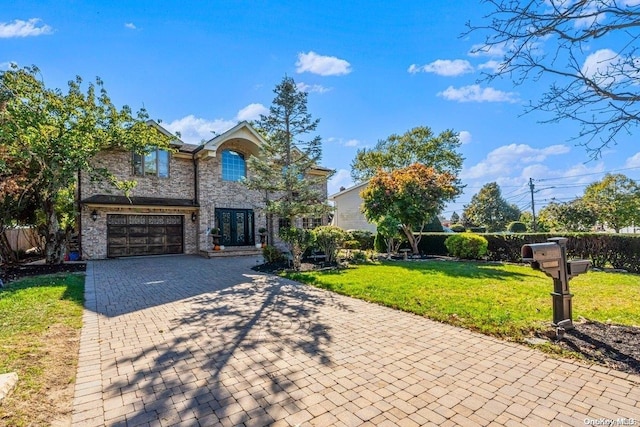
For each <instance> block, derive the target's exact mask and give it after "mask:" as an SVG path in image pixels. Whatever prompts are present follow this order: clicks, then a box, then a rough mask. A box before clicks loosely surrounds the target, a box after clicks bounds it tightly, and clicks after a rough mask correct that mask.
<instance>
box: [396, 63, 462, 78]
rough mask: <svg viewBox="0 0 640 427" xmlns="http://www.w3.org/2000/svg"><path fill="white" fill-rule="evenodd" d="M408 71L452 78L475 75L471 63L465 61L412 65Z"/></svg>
mask: <svg viewBox="0 0 640 427" xmlns="http://www.w3.org/2000/svg"><path fill="white" fill-rule="evenodd" d="M407 71H408V72H409V73H411V74H415V73H420V72H422V73H434V74H437V75H439V76H447V77H452V76H459V75H462V74H467V73H473V66H472V65H471V63H469V61H467V60H464V59H454V60H450V59H437V60H435V61H433V62H431V63H429V64H425V65H416V64H412V65H411V66H410V67H409V69H408V70H407Z"/></svg>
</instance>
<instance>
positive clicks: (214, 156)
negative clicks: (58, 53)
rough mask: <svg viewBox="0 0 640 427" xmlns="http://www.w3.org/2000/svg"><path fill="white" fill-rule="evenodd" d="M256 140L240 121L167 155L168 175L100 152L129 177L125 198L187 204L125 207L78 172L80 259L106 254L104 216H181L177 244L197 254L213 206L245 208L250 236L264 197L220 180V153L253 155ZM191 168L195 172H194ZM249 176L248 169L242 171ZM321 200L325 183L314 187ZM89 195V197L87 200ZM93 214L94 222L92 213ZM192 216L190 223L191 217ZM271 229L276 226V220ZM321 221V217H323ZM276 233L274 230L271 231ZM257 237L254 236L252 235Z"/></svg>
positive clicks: (104, 163)
mask: <svg viewBox="0 0 640 427" xmlns="http://www.w3.org/2000/svg"><path fill="white" fill-rule="evenodd" d="M261 142H262V140H261V138H260V137H259V136H258V135H257V133H255V131H253V129H251V128H250V127H249V125H248V124H246V123H241V124H239V125H238V126H236V127H235V128H233V129H232V130H230V131H228V132H227V133H225V134H223V135H219V136H217V137H216V138H214V139H212V140H211V141H209V142H208V143H206V144H205V145H204V146H202V147H199V148H197V149H194V150H193V151H192V152H185V151H180V152H177V153H172V154H171V158H170V165H169V177H168V178H160V177H157V176H136V175H134V173H133V156H132V153H130V152H125V151H111V152H105V153H102V154H100V155H99V156H97V157H96V159H95V162H96V165H97V166H99V167H104V168H106V169H108V170H109V171H110V172H111V173H112V174H114V176H116V177H117V178H118V179H119V180H135V181H136V182H137V185H136V186H135V187H134V188H133V190H132V191H131V192H130V194H129V197H130V198H131V199H135V198H153V199H154V200H155V201H156V202H157V200H161V199H167V200H168V199H175V200H178V199H179V200H180V201H182V202H184V203H186V204H189V206H172V205H166V206H164V205H162V206H161V205H154V206H149V205H145V204H140V205H139V206H136V205H135V204H134V205H128V204H127V203H126V200H127V199H124V198H123V197H122V196H124V194H123V192H122V191H121V190H118V189H117V188H116V187H115V186H113V185H111V184H109V183H107V182H104V181H96V182H91V181H90V180H89V178H88V177H87V176H86V174H82V175H81V182H80V192H79V196H80V200H81V201H82V200H85V203H83V206H82V210H81V231H80V233H81V236H80V238H81V245H82V254H81V255H82V257H83V258H84V259H101V258H106V257H107V215H109V214H136V215H145V214H153V215H183V216H184V218H183V224H184V236H183V247H184V252H185V253H187V254H197V253H202V252H206V251H209V250H211V247H212V240H211V237H210V236H209V234H208V233H209V230H211V228H213V227H216V226H219V225H218V224H216V221H215V210H216V209H219V208H228V209H250V210H253V212H254V230H253V233H254V236H257V230H258V229H259V228H261V227H267V219H266V215H265V213H264V196H263V195H262V194H260V192H258V191H252V190H248V189H247V188H246V187H245V186H244V185H243V184H242V183H240V182H231V181H224V180H223V179H222V168H221V160H222V152H223V151H224V150H227V149H231V150H234V151H237V152H239V153H242V154H243V155H244V156H245V159H248V158H249V157H250V156H252V155H258V154H259V147H260V144H261ZM196 171H197V176H196ZM247 173H248V174H249V175H250V174H251V171H247ZM320 190H321V192H322V194H323V196H324V197H325V198H326V195H327V187H326V182H325V184H324V185H323V186H320ZM96 195H112V196H121V197H120V199H119V200H122V199H123V200H125V202H123V203H117V204H116V203H112V204H105V203H98V202H95V200H94V201H91V200H92V199H90V198H91V197H92V196H96ZM87 199H89V201H87ZM94 211H95V212H96V213H97V214H98V215H97V218H96V220H95V221H94V220H93V218H92V217H91V214H92V212H94ZM192 214H195V217H194V219H195V221H192ZM275 222H276V227H277V220H276V221H275ZM323 223H326V221H323ZM275 231H276V232H277V230H275ZM256 239H257V237H256Z"/></svg>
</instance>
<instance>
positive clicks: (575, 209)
mask: <svg viewBox="0 0 640 427" xmlns="http://www.w3.org/2000/svg"><path fill="white" fill-rule="evenodd" d="M597 220H598V217H597V215H596V212H595V211H594V210H593V208H592V206H590V205H589V204H587V203H585V202H584V200H582V199H576V200H573V201H571V202H567V203H549V204H548V205H547V206H545V207H544V208H542V209H541V210H540V213H539V215H538V224H539V225H540V224H541V225H543V228H544V229H546V230H548V231H590V230H591V229H592V228H593V226H594V225H595V224H596V222H597Z"/></svg>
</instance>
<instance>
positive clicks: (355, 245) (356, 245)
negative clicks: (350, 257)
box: [342, 240, 360, 249]
mask: <svg viewBox="0 0 640 427" xmlns="http://www.w3.org/2000/svg"><path fill="white" fill-rule="evenodd" d="M342 247H343V248H345V249H360V242H359V241H357V240H347V241H345V242H344V243H343V244H342Z"/></svg>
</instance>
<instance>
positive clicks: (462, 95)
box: [438, 85, 518, 103]
mask: <svg viewBox="0 0 640 427" xmlns="http://www.w3.org/2000/svg"><path fill="white" fill-rule="evenodd" d="M438 96H441V97H443V98H444V99H446V100H449V101H458V102H510V103H515V102H518V96H517V94H516V93H515V92H503V91H501V90H497V89H494V88H491V87H486V88H481V87H480V85H470V86H463V87H460V88H454V87H453V86H449V87H448V88H447V89H445V90H444V91H442V92H438Z"/></svg>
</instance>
